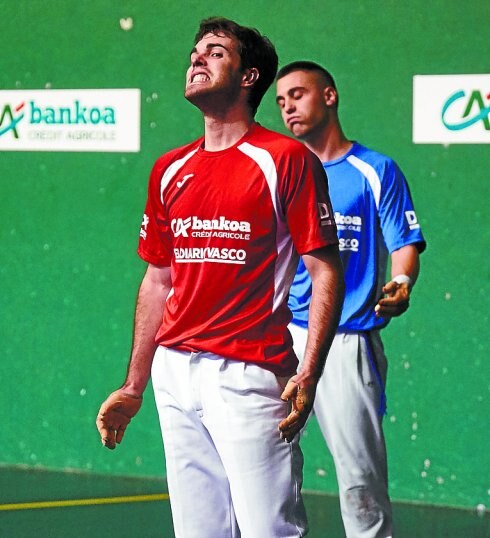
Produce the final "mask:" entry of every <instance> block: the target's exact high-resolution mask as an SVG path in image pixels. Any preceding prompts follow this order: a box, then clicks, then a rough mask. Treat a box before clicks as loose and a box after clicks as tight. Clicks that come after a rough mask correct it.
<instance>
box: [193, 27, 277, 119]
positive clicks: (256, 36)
mask: <svg viewBox="0 0 490 538" xmlns="http://www.w3.org/2000/svg"><path fill="white" fill-rule="evenodd" d="M220 33H221V34H224V35H226V36H228V37H234V38H235V39H236V40H237V41H238V54H239V55H240V59H241V62H242V68H243V69H247V68H253V67H254V68H256V69H257V70H258V72H259V78H258V79H257V82H256V83H255V84H254V85H253V86H252V88H251V91H250V98H249V105H250V107H251V109H252V112H253V114H255V112H256V111H257V108H258V107H259V104H260V102H261V101H262V97H264V94H265V92H266V91H267V90H268V89H269V87H270V85H271V84H272V83H273V82H274V77H275V76H276V72H277V65H278V58H277V53H276V49H275V48H274V45H273V44H272V43H271V41H270V40H269V39H268V38H267V37H266V36H264V35H262V34H261V33H260V32H259V31H258V30H256V29H255V28H248V27H247V26H241V25H240V24H238V23H236V22H234V21H232V20H230V19H225V18H223V17H211V18H209V19H204V20H202V21H201V23H200V25H199V29H198V31H197V34H196V36H195V38H194V45H196V44H197V43H198V42H199V41H200V40H201V39H202V38H203V37H204V36H205V35H206V34H215V35H217V34H220Z"/></svg>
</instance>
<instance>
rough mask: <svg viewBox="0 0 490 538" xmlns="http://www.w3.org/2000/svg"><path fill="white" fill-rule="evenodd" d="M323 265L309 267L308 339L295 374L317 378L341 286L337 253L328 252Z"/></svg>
mask: <svg viewBox="0 0 490 538" xmlns="http://www.w3.org/2000/svg"><path fill="white" fill-rule="evenodd" d="M326 261H327V263H326V265H323V266H317V265H315V266H314V267H311V266H310V268H309V269H308V270H309V271H310V276H311V279H312V295H311V303H310V310H309V314H308V339H307V342H306V348H305V354H304V359H303V363H302V367H301V372H300V373H299V375H300V376H301V375H305V376H311V377H313V378H316V379H319V377H320V376H321V374H322V372H323V368H324V366H325V361H326V359H327V355H328V351H329V350H330V346H331V345H332V341H333V338H334V336H335V332H336V330H337V327H338V324H339V321H340V314H341V311H342V304H343V300H344V292H345V284H344V274H343V269H342V263H341V261H340V257H339V255H338V252H337V251H336V250H334V249H333V248H332V249H331V250H330V252H329V255H328V258H327V260H326Z"/></svg>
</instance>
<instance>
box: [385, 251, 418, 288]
mask: <svg viewBox="0 0 490 538" xmlns="http://www.w3.org/2000/svg"><path fill="white" fill-rule="evenodd" d="M419 269H420V261H419V253H418V250H417V247H416V246H415V245H406V246H404V247H402V248H400V249H398V250H394V251H393V252H392V253H391V278H395V277H396V276H398V275H407V276H408V277H410V280H411V286H413V285H414V284H415V282H416V280H417V277H418V276H419Z"/></svg>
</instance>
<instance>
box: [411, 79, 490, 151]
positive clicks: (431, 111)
mask: <svg viewBox="0 0 490 538" xmlns="http://www.w3.org/2000/svg"><path fill="white" fill-rule="evenodd" d="M413 142H414V143H416V144H490V75H416V76H414V77H413Z"/></svg>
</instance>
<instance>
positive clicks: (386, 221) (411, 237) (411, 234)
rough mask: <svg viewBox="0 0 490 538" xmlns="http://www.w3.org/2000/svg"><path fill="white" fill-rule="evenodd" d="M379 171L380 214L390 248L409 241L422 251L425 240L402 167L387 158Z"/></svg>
mask: <svg viewBox="0 0 490 538" xmlns="http://www.w3.org/2000/svg"><path fill="white" fill-rule="evenodd" d="M378 173H379V176H380V178H381V196H380V202H379V218H380V224H381V230H382V232H383V238H384V241H385V243H386V247H387V249H388V251H389V252H390V253H391V252H393V251H394V250H397V249H399V248H401V247H404V246H406V245H411V244H416V246H417V248H418V250H419V252H422V251H423V250H424V249H425V240H424V237H423V235H422V231H421V229H420V224H419V221H418V218H417V214H416V213H415V208H414V206H413V202H412V197H411V195H410V189H409V187H408V184H407V181H406V179H405V177H404V175H403V173H402V171H401V170H400V168H399V167H398V166H397V164H396V163H395V162H394V161H392V160H391V159H387V160H386V161H385V162H384V163H383V169H382V170H379V171H378Z"/></svg>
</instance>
